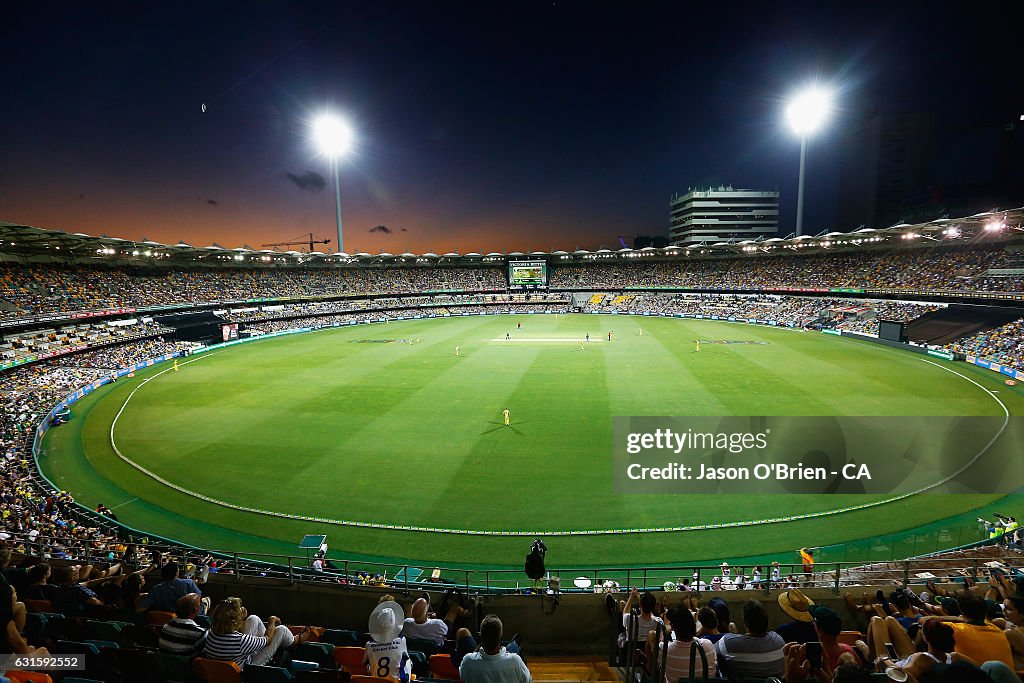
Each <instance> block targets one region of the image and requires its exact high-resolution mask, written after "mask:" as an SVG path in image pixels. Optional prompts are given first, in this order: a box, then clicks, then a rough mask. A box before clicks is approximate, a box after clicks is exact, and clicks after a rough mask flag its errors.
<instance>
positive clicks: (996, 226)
mask: <svg viewBox="0 0 1024 683" xmlns="http://www.w3.org/2000/svg"><path fill="white" fill-rule="evenodd" d="M1005 227H1006V225H1005V224H1004V223H1003V222H1002V221H1001V220H999V219H993V220H990V221H989V222H988V223H986V224H985V229H986V230H989V231H991V232H995V231H997V230H1002V229H1003V228H1005Z"/></svg>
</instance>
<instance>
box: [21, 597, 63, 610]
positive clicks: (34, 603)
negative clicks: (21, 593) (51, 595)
mask: <svg viewBox="0 0 1024 683" xmlns="http://www.w3.org/2000/svg"><path fill="white" fill-rule="evenodd" d="M22 602H23V603H25V609H26V610H28V611H29V612H54V611H55V610H54V609H53V603H52V602H50V601H49V600H22Z"/></svg>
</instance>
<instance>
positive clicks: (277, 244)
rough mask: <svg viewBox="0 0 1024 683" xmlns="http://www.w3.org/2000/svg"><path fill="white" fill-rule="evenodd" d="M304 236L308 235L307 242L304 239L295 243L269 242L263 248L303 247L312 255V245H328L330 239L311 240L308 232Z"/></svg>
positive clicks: (311, 235)
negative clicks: (307, 248)
mask: <svg viewBox="0 0 1024 683" xmlns="http://www.w3.org/2000/svg"><path fill="white" fill-rule="evenodd" d="M306 234H307V235H309V239H308V240H305V239H304V240H302V241H301V242H295V241H290V242H271V243H270V244H264V245H263V246H264V247H291V246H296V245H301V246H304V247H309V253H310V254H312V253H313V245H314V244H330V243H331V240H330V238H328V239H325V240H314V239H313V233H311V232H310V233H306Z"/></svg>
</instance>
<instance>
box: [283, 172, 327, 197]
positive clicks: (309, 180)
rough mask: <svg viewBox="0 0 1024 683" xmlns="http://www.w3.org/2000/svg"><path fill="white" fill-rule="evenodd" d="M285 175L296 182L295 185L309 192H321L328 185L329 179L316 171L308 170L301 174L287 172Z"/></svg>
mask: <svg viewBox="0 0 1024 683" xmlns="http://www.w3.org/2000/svg"><path fill="white" fill-rule="evenodd" d="M284 177H285V178H287V179H288V180H290V181H291V182H293V183H295V187H297V188H299V189H300V190H307V191H309V192H320V191H321V190H323V189H324V188H325V187H327V181H326V180H324V177H323V176H322V175H320V174H319V173H317V172H316V171H306V172H305V173H303V174H301V175H295V174H294V173H285V174H284Z"/></svg>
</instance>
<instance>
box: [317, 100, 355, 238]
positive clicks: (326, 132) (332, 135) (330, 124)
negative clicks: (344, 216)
mask: <svg viewBox="0 0 1024 683" xmlns="http://www.w3.org/2000/svg"><path fill="white" fill-rule="evenodd" d="M313 140H314V141H315V142H316V146H317V147H318V148H319V150H320V152H321V153H322V154H324V155H325V156H326V157H327V158H329V159H330V160H331V171H332V173H333V174H334V206H335V212H336V213H335V215H336V216H337V228H338V252H339V253H341V252H344V251H345V242H344V238H343V236H342V230H341V182H340V181H339V179H338V175H339V172H338V161H339V159H340V158H341V157H343V156H344V155H345V154H347V153H348V151H349V150H350V149H351V147H352V128H351V127H350V126H349V125H348V124H347V123H345V122H344V121H343V120H341V119H339V118H338V117H336V116H333V115H330V114H324V115H322V116H320V117H319V118H317V119H316V120H315V121H313Z"/></svg>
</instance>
